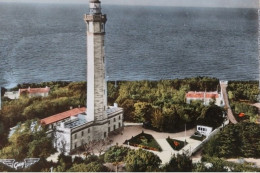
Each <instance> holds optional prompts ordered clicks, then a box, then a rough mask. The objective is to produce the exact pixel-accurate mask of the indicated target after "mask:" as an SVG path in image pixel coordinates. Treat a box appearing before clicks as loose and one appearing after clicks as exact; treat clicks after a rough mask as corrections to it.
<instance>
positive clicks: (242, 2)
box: [0, 0, 260, 8]
mask: <svg viewBox="0 0 260 173" xmlns="http://www.w3.org/2000/svg"><path fill="white" fill-rule="evenodd" d="M259 1H260V0H101V3H102V4H109V5H142V6H144V5H145V6H148V5H152V6H181V7H183V6H185V7H226V8H258V7H259ZM0 2H26V3H32V2H39V3H88V0H0Z"/></svg>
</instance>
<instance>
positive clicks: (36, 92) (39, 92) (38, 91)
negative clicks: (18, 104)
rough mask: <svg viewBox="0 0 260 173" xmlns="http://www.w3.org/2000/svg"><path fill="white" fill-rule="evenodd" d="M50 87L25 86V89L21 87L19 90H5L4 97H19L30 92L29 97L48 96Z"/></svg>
mask: <svg viewBox="0 0 260 173" xmlns="http://www.w3.org/2000/svg"><path fill="white" fill-rule="evenodd" d="M49 92H50V88H49V87H47V86H46V87H45V88H30V87H28V88H25V89H19V90H18V91H9V92H5V94H4V97H8V98H9V99H18V98H19V97H20V96H21V94H28V96H29V97H36V96H41V97H47V96H48V95H49Z"/></svg>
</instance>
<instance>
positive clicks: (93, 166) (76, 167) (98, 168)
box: [68, 162, 107, 172]
mask: <svg viewBox="0 0 260 173" xmlns="http://www.w3.org/2000/svg"><path fill="white" fill-rule="evenodd" d="M105 171H107V169H106V167H105V166H104V165H102V164H101V163H99V162H91V163H89V164H87V165H86V164H84V163H81V164H73V166H72V167H71V168H70V169H69V170H68V172H105Z"/></svg>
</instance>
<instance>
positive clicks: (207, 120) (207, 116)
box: [198, 105, 224, 128]
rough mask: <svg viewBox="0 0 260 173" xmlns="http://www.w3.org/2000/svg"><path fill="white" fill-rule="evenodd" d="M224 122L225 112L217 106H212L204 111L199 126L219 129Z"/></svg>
mask: <svg viewBox="0 0 260 173" xmlns="http://www.w3.org/2000/svg"><path fill="white" fill-rule="evenodd" d="M223 121H224V117H223V110H222V109H221V108H220V107H219V106H217V105H210V106H207V107H205V108H204V109H202V113H201V116H200V117H199V119H198V124H200V125H205V126H210V127H213V128H216V127H219V126H220V125H221V124H222V123H223Z"/></svg>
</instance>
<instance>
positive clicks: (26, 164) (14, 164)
mask: <svg viewBox="0 0 260 173" xmlns="http://www.w3.org/2000/svg"><path fill="white" fill-rule="evenodd" d="M39 160H40V158H27V159H24V161H23V162H16V161H15V159H0V163H3V164H5V165H6V166H8V167H10V168H13V169H16V170H17V169H23V168H28V167H30V166H31V165H33V164H35V163H36V162H38V161H39Z"/></svg>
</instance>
